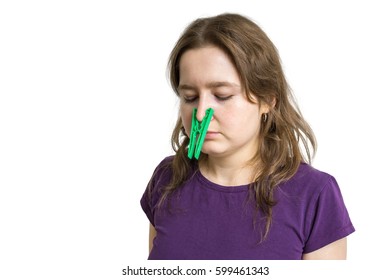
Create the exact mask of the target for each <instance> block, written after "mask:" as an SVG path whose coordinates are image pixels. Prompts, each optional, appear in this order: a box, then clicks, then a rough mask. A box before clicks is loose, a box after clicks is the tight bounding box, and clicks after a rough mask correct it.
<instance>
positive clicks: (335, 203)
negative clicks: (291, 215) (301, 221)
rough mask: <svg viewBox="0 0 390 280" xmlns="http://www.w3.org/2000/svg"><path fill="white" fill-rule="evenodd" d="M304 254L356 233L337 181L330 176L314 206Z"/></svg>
mask: <svg viewBox="0 0 390 280" xmlns="http://www.w3.org/2000/svg"><path fill="white" fill-rule="evenodd" d="M313 210H314V211H313V213H314V216H313V220H312V223H311V229H310V234H309V236H308V239H307V241H306V245H305V248H304V253H310V252H312V251H315V250H318V249H320V248H322V247H324V246H326V245H328V244H330V243H332V242H334V241H337V240H339V239H341V238H344V237H346V236H347V235H349V234H351V233H352V232H354V231H355V228H354V227H353V225H352V222H351V219H350V217H349V214H348V211H347V208H346V206H345V204H344V200H343V197H342V195H341V192H340V188H339V186H338V184H337V182H336V180H335V179H334V178H333V177H332V176H330V178H329V180H328V182H327V184H326V185H325V186H324V187H323V189H322V190H321V192H320V193H319V196H318V199H317V200H316V203H315V204H314V209H313Z"/></svg>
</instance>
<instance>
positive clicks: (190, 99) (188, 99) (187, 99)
mask: <svg viewBox="0 0 390 280" xmlns="http://www.w3.org/2000/svg"><path fill="white" fill-rule="evenodd" d="M232 97H233V95H228V96H218V95H215V98H216V99H218V101H221V102H224V101H227V100H229V99H230V98H232ZM196 99H198V97H197V96H195V97H183V100H184V103H193V102H195V100H196Z"/></svg>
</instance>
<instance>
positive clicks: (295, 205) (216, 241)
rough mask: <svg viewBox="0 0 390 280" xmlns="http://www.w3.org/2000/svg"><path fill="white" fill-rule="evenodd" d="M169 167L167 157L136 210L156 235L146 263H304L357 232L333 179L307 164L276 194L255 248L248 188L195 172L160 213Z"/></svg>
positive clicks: (256, 227) (255, 230) (255, 231)
mask: <svg viewBox="0 0 390 280" xmlns="http://www.w3.org/2000/svg"><path fill="white" fill-rule="evenodd" d="M171 161H172V157H167V158H166V159H164V160H163V161H162V162H161V163H160V164H159V165H158V167H157V168H156V170H155V172H154V174H153V176H152V179H151V181H150V183H149V188H150V189H149V190H148V188H147V190H146V191H145V193H144V195H143V196H142V198H141V206H142V208H143V210H144V211H145V213H146V215H147V217H148V219H149V220H150V222H151V224H152V225H153V226H154V227H155V229H156V231H157V235H156V238H155V239H154V241H153V249H152V251H151V253H150V255H149V259H159V260H227V259H235V260H250V259H253V260H261V259H263V260H290V259H301V258H302V254H304V253H309V252H312V251H315V250H317V249H320V248H321V247H323V246H325V245H327V244H330V243H332V242H334V241H336V240H338V239H340V238H343V237H346V236H347V235H349V234H351V233H352V232H354V231H355V229H354V227H353V225H352V223H351V220H350V218H349V215H348V212H347V209H346V207H345V205H344V202H343V198H342V195H341V193H340V189H339V187H338V185H337V182H336V180H335V179H334V178H333V177H332V176H330V175H329V174H326V173H324V172H321V171H318V170H316V169H314V168H313V167H311V166H310V165H307V164H305V163H302V164H301V165H300V167H299V169H298V171H297V173H296V174H295V175H294V176H293V177H292V178H291V179H290V180H288V181H287V182H285V183H283V184H281V185H280V186H279V187H278V188H276V189H275V193H274V198H275V199H276V201H277V204H276V206H274V207H273V210H272V211H273V214H272V225H271V229H270V231H269V234H268V236H267V238H266V239H265V240H264V241H263V242H259V241H260V240H261V229H262V228H263V227H261V226H259V224H255V225H254V221H256V218H255V219H254V215H256V212H255V208H254V201H253V198H252V199H250V196H249V195H248V194H249V185H241V186H234V187H227V186H221V185H218V184H215V183H213V182H211V181H209V180H208V179H206V178H205V177H204V176H203V175H202V174H201V172H200V171H199V169H198V168H197V166H194V169H193V170H194V171H193V174H192V176H190V179H189V180H188V181H187V182H186V183H185V184H184V185H183V186H182V187H181V188H180V189H179V191H178V192H177V193H176V194H175V195H174V196H173V197H172V198H171V199H170V200H169V201H170V202H169V207H162V208H160V209H157V208H156V205H157V203H158V200H159V198H160V194H161V189H162V188H163V187H164V186H165V185H166V184H167V183H168V182H169V181H170V178H171V169H170V166H169V163H170V162H171ZM165 206H167V204H165ZM257 214H258V213H257ZM256 217H259V215H256ZM260 218H261V216H260Z"/></svg>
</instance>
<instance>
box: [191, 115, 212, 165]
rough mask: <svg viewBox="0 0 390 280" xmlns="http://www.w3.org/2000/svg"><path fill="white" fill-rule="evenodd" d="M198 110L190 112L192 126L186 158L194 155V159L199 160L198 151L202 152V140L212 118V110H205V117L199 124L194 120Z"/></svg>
mask: <svg viewBox="0 0 390 280" xmlns="http://www.w3.org/2000/svg"><path fill="white" fill-rule="evenodd" d="M197 111H198V109H196V108H194V110H193V111H192V125H191V134H190V144H189V147H188V157H189V158H190V159H192V158H193V156H194V153H195V158H196V159H199V155H200V151H201V150H202V146H203V142H204V138H205V137H206V133H207V129H208V128H209V124H210V121H211V117H212V116H213V113H214V110H213V109H212V108H209V109H207V110H206V113H205V116H204V118H203V120H202V122H199V121H198V120H197V119H196V113H197Z"/></svg>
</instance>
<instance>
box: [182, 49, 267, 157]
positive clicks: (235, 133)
mask: <svg viewBox="0 0 390 280" xmlns="http://www.w3.org/2000/svg"><path fill="white" fill-rule="evenodd" d="M179 69H180V83H179V88H178V92H179V94H180V115H181V119H182V122H183V125H184V128H185V131H186V133H187V135H190V133H191V121H192V111H193V109H194V108H198V111H197V115H196V117H197V119H198V120H199V121H202V119H203V117H204V115H205V111H206V110H207V109H208V108H213V109H214V115H213V117H212V119H211V122H210V125H209V128H208V132H207V135H206V138H205V141H204V144H203V147H202V152H203V153H205V154H208V155H209V157H227V156H235V157H239V158H242V159H248V160H249V159H251V158H252V157H253V155H254V154H255V153H256V152H257V149H258V147H259V131H260V125H261V115H262V114H263V113H267V112H268V107H267V106H266V105H265V104H264V105H262V106H259V104H258V103H251V102H249V101H248V99H247V97H246V95H245V92H244V91H243V88H242V86H241V82H240V78H239V75H238V73H237V70H236V68H235V67H234V65H233V63H232V62H231V60H230V59H229V57H228V56H227V55H226V54H225V53H224V52H223V51H222V50H221V49H219V48H217V47H212V46H209V47H203V48H198V49H191V50H188V51H186V52H184V54H183V55H182V57H181V59H180V64H179ZM254 100H256V99H254ZM237 159H238V158H237Z"/></svg>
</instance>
